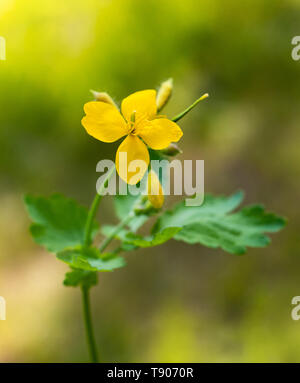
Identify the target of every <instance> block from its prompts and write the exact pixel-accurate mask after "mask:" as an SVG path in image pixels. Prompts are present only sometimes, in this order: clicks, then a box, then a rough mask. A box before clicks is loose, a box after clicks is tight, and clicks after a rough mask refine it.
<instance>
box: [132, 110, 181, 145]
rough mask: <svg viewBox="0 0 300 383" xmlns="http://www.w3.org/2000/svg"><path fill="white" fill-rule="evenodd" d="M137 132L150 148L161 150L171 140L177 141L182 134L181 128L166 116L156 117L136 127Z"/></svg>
mask: <svg viewBox="0 0 300 383" xmlns="http://www.w3.org/2000/svg"><path fill="white" fill-rule="evenodd" d="M136 134H138V135H139V136H140V137H141V138H142V139H143V140H144V141H145V142H146V144H147V145H149V146H150V148H152V149H155V150H161V149H164V148H167V147H168V146H169V145H170V143H171V142H177V141H179V140H180V138H181V136H182V134H183V133H182V130H181V129H180V128H179V126H178V125H177V124H175V122H173V121H171V120H168V119H167V118H156V119H155V120H152V121H149V122H148V123H145V124H144V125H143V124H141V126H138V127H137V129H136Z"/></svg>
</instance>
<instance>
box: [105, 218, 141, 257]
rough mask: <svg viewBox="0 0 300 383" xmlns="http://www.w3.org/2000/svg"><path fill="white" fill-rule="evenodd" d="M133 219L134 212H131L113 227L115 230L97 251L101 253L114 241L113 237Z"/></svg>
mask: <svg viewBox="0 0 300 383" xmlns="http://www.w3.org/2000/svg"><path fill="white" fill-rule="evenodd" d="M133 217H135V214H134V211H131V212H130V213H129V214H128V215H127V216H126V217H125V218H124V219H123V220H122V221H120V222H119V224H118V225H117V226H116V227H115V229H114V230H113V231H112V232H111V233H110V235H109V236H108V237H106V238H105V239H104V241H103V242H102V243H101V245H100V247H99V250H100V252H102V251H103V250H104V249H106V247H107V246H108V245H109V244H110V243H111V241H112V240H113V239H114V237H115V235H117V234H118V233H119V231H120V230H122V229H123V227H124V226H126V225H127V223H128V222H129V221H130V220H131V219H132V218H133Z"/></svg>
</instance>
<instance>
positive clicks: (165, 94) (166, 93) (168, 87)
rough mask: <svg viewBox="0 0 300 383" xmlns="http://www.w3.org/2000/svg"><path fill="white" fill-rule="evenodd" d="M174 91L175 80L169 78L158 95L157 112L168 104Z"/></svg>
mask: <svg viewBox="0 0 300 383" xmlns="http://www.w3.org/2000/svg"><path fill="white" fill-rule="evenodd" d="M172 90H173V79H172V78H169V79H168V80H167V81H164V82H163V83H162V84H161V86H160V88H159V90H158V93H157V97H156V105H157V110H158V111H160V110H161V109H162V108H163V107H164V106H165V105H166V103H167V102H168V101H169V99H170V97H171V94H172Z"/></svg>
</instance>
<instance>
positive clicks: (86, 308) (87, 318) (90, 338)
mask: <svg viewBox="0 0 300 383" xmlns="http://www.w3.org/2000/svg"><path fill="white" fill-rule="evenodd" d="M81 291H82V302H83V317H84V323H85V331H86V339H87V343H88V346H89V352H90V358H91V362H92V363H98V362H99V360H98V353H97V347H96V342H95V337H94V331H93V325H92V316H91V306H90V295H89V288H88V287H86V286H82V287H81Z"/></svg>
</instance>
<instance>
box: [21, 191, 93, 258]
mask: <svg viewBox="0 0 300 383" xmlns="http://www.w3.org/2000/svg"><path fill="white" fill-rule="evenodd" d="M24 201H25V205H26V208H27V211H28V214H29V216H30V218H31V219H32V221H33V224H32V225H31V227H30V231H31V234H32V236H33V238H34V240H35V242H36V243H38V244H39V245H43V246H45V247H46V249H47V250H48V251H50V252H57V251H61V250H63V249H65V248H67V247H74V246H77V245H80V244H83V243H84V230H85V224H86V220H87V210H86V209H85V207H83V206H81V205H79V204H78V203H77V202H76V201H74V200H72V199H70V198H66V197H64V196H63V195H60V194H54V195H52V196H51V197H49V198H45V197H34V196H31V195H27V196H25V198H24ZM97 230H98V224H97V223H96V222H94V226H93V231H92V236H93V237H94V236H95V234H96V232H97Z"/></svg>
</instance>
